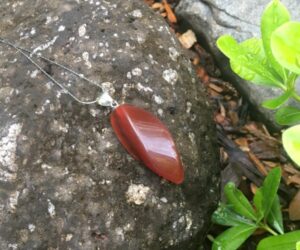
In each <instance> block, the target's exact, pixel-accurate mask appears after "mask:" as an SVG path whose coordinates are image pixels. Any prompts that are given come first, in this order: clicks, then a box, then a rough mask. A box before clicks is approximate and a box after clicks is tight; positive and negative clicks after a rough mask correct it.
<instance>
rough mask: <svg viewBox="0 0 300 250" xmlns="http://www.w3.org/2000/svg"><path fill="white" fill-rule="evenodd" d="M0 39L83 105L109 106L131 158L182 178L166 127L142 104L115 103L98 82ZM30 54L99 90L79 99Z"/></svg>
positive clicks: (165, 174)
mask: <svg viewBox="0 0 300 250" xmlns="http://www.w3.org/2000/svg"><path fill="white" fill-rule="evenodd" d="M0 43H2V44H4V45H7V46H10V47H12V48H14V49H15V50H16V51H18V52H19V53H21V54H22V55H23V56H25V57H26V58H27V59H28V60H29V61H30V62H31V63H32V64H33V65H34V66H35V67H36V68H37V69H38V70H39V71H41V72H42V73H43V74H44V75H45V76H46V77H47V78H49V79H50V80H51V81H52V82H53V83H55V84H56V85H57V86H58V87H60V88H61V89H62V90H63V92H64V93H65V94H67V95H69V96H70V97H71V98H72V99H74V100H75V101H76V102H78V103H80V104H84V105H91V104H99V105H101V106H104V107H110V108H112V112H111V114H110V123H111V125H112V128H113V130H114V132H115V134H116V136H117V138H118V139H119V141H120V142H121V144H122V145H123V147H124V148H125V149H126V150H127V152H128V153H129V154H130V155H131V156H132V157H133V158H134V159H135V160H137V161H140V162H142V163H143V164H144V165H145V166H146V167H148V168H149V169H150V170H152V171H153V172H154V173H156V174H157V175H159V176H161V177H163V178H164V179H166V180H168V181H170V182H172V183H175V184H180V183H182V182H183V178H184V172H183V167H182V163H181V160H180V157H179V154H178V151H177V149H176V146H175V143H174V140H173V138H172V135H171V133H170V132H169V130H168V128H167V127H166V126H165V125H164V124H163V123H162V122H161V121H160V120H159V119H158V118H157V117H156V116H154V115H153V114H152V113H150V112H148V111H146V110H144V109H142V108H139V107H136V106H133V105H130V104H126V103H125V104H118V102H117V101H115V100H114V99H113V98H112V97H111V96H110V95H109V94H108V92H107V91H106V90H104V89H103V88H102V86H101V85H100V84H98V83H96V82H93V81H91V80H90V79H88V78H86V77H85V76H83V75H82V74H79V73H77V72H75V71H73V70H72V69H70V68H68V67H66V66H64V65H62V64H59V63H57V62H55V61H53V60H50V59H48V58H46V57H44V56H41V55H37V54H35V53H34V51H33V52H32V51H29V50H27V49H24V48H21V47H19V46H16V45H15V44H13V43H11V42H9V41H7V40H4V39H2V38H1V37H0ZM32 57H36V58H37V59H41V60H44V61H46V62H48V63H50V64H53V65H55V66H56V67H59V68H61V69H63V70H65V71H67V72H69V73H71V74H73V75H74V76H76V77H78V78H80V79H82V80H84V81H86V82H88V83H89V84H92V85H95V86H97V87H99V89H100V90H101V94H100V95H99V96H98V97H97V98H96V99H95V100H92V101H83V100H81V99H80V98H78V97H77V96H76V95H74V94H73V93H72V92H71V91H69V90H68V89H66V88H65V87H64V86H63V84H61V83H60V82H58V81H57V80H56V79H54V78H53V77H52V76H51V75H50V74H48V73H47V72H46V71H45V70H44V69H43V68H42V67H41V66H40V65H39V64H38V63H37V62H36V61H35V60H33V59H32Z"/></svg>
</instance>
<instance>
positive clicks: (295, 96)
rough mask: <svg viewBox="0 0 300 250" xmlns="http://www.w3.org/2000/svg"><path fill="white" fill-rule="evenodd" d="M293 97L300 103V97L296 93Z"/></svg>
mask: <svg viewBox="0 0 300 250" xmlns="http://www.w3.org/2000/svg"><path fill="white" fill-rule="evenodd" d="M292 96H293V98H294V99H295V100H296V101H298V102H300V96H299V95H298V94H297V93H296V92H295V91H293V94H292Z"/></svg>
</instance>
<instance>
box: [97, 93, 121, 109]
mask: <svg viewBox="0 0 300 250" xmlns="http://www.w3.org/2000/svg"><path fill="white" fill-rule="evenodd" d="M97 103H98V104H99V105H101V106H104V107H112V108H116V107H117V106H118V105H119V104H118V102H117V101H116V100H114V99H113V98H112V97H111V96H110V95H109V94H108V92H107V91H104V92H103V93H102V94H101V95H100V96H99V97H98V99H97Z"/></svg>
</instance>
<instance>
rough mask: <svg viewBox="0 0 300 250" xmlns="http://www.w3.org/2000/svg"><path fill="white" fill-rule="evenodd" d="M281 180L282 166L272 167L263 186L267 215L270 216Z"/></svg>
mask: <svg viewBox="0 0 300 250" xmlns="http://www.w3.org/2000/svg"><path fill="white" fill-rule="evenodd" d="M280 180H281V168H280V167H276V168H274V169H272V170H271V171H270V172H269V174H268V175H267V177H266V178H265V180H264V182H263V185H262V186H261V190H262V194H263V202H262V205H263V210H264V214H265V217H267V216H268V214H269V212H270V210H271V207H272V205H273V202H274V199H275V197H276V195H277V190H278V188H279V184H280Z"/></svg>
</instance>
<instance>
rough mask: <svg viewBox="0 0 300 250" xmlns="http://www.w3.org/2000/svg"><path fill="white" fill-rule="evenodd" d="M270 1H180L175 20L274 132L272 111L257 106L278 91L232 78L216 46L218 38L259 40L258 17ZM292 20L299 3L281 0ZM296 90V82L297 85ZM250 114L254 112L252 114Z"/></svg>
mask: <svg viewBox="0 0 300 250" xmlns="http://www.w3.org/2000/svg"><path fill="white" fill-rule="evenodd" d="M269 2H270V0H255V1H250V0H180V3H179V5H178V6H177V7H176V13H177V15H178V17H180V18H181V19H184V20H185V21H186V22H187V23H188V24H189V25H191V26H192V28H193V30H194V31H195V32H197V33H198V34H199V35H200V36H202V37H203V38H204V39H203V41H206V42H207V44H208V46H209V48H210V49H211V52H212V53H213V54H214V56H215V58H216V62H217V63H218V65H219V66H220V69H221V70H222V72H223V74H224V77H225V78H226V79H229V80H230V81H231V82H233V83H234V84H235V85H236V87H237V88H238V89H239V90H240V91H241V92H242V94H243V95H244V96H246V98H247V99H248V100H249V101H250V102H251V103H252V105H253V107H254V108H255V110H257V111H259V112H258V113H256V114H257V115H260V118H261V119H263V120H264V121H265V122H267V123H268V124H269V125H270V126H271V127H273V128H275V129H278V128H279V126H278V125H277V124H276V122H275V119H274V112H273V111H270V110H267V109H265V108H262V107H261V103H262V102H263V101H264V100H266V99H269V98H274V97H275V96H278V95H280V93H281V92H280V90H278V89H272V88H265V87H262V86H258V85H254V84H252V83H249V82H247V81H245V80H243V79H241V78H239V77H238V76H236V75H235V74H234V73H233V72H232V71H231V69H230V66H229V64H228V60H227V58H225V56H224V55H223V54H221V52H220V51H219V50H218V48H217V47H216V44H215V43H216V40H217V39H218V37H220V36H221V35H225V34H230V35H232V36H233V37H234V38H236V39H237V40H238V41H243V40H246V39H248V38H250V37H260V36H261V35H260V18H261V15H262V13H263V10H264V8H265V7H266V6H267V4H268V3H269ZM282 3H283V4H284V5H285V6H286V7H287V8H288V9H289V11H290V12H291V16H292V17H293V19H294V20H299V19H300V12H299V2H298V1H294V0H282ZM298 89H299V90H300V83H299V84H298ZM253 113H254V112H253Z"/></svg>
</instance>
